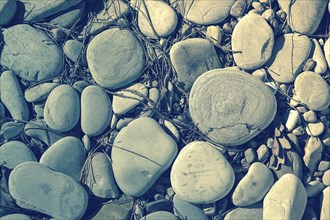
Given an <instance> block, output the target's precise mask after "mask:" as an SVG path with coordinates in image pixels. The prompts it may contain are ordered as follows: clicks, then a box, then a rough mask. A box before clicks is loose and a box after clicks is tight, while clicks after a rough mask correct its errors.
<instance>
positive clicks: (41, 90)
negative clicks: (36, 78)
mask: <svg viewBox="0 0 330 220" xmlns="http://www.w3.org/2000/svg"><path fill="white" fill-rule="evenodd" d="M56 86H58V84H57V83H41V84H39V85H37V86H34V87H31V88H29V89H27V90H25V92H24V97H25V99H26V101H28V102H38V101H42V100H45V99H47V97H48V95H49V94H50V92H51V91H52V90H53V89H54V88H55V87H56Z"/></svg>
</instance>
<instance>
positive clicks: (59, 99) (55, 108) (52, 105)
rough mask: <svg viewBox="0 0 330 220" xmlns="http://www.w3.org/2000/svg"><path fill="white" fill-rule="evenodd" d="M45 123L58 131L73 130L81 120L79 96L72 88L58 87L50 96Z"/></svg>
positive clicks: (46, 106) (45, 111) (47, 102)
mask: <svg viewBox="0 0 330 220" xmlns="http://www.w3.org/2000/svg"><path fill="white" fill-rule="evenodd" d="M44 117H45V122H46V123H47V125H48V126H49V127H50V128H52V129H54V130H56V131H61V132H62V131H63V132H64V131H68V130H71V129H72V128H73V127H74V126H75V125H76V124H77V122H78V121H79V118H80V100H79V96H78V94H77V92H76V90H74V89H73V88H72V87H71V86H69V85H66V84H64V85H60V86H57V87H56V88H55V89H54V90H53V91H52V92H51V93H50V95H49V96H48V98H47V101H46V104H45V110H44Z"/></svg>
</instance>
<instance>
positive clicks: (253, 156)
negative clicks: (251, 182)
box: [244, 148, 258, 164]
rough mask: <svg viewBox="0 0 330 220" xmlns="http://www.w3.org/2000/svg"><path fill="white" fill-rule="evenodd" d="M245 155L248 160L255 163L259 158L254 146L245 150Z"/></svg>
mask: <svg viewBox="0 0 330 220" xmlns="http://www.w3.org/2000/svg"><path fill="white" fill-rule="evenodd" d="M244 157H245V159H246V162H248V163H250V164H251V163H253V162H254V161H255V160H256V159H257V157H258V156H257V152H256V151H255V150H254V149H253V148H249V149H247V150H246V151H244Z"/></svg>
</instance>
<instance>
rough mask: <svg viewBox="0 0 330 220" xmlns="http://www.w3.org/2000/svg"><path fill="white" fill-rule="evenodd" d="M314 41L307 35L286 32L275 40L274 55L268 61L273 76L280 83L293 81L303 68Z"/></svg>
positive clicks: (267, 64) (269, 70)
mask: <svg viewBox="0 0 330 220" xmlns="http://www.w3.org/2000/svg"><path fill="white" fill-rule="evenodd" d="M311 48H312V43H311V41H310V40H309V38H308V37H307V36H305V35H299V34H284V35H283V36H280V37H279V38H277V39H276V40H275V43H274V48H273V52H272V56H271V57H270V59H269V60H268V61H267V62H266V64H265V66H267V67H268V72H269V74H270V75H271V77H272V78H273V79H274V80H275V81H277V82H280V83H289V82H292V81H293V80H294V79H295V78H296V76H297V75H298V74H299V73H301V71H302V70H303V67H304V64H305V61H306V60H307V59H308V56H309V54H310V51H311Z"/></svg>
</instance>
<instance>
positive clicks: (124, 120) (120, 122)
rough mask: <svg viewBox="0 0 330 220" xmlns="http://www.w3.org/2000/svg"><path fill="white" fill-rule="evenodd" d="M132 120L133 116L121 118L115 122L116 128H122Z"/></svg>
mask: <svg viewBox="0 0 330 220" xmlns="http://www.w3.org/2000/svg"><path fill="white" fill-rule="evenodd" d="M133 120H134V118H121V119H119V120H118V122H117V124H116V128H117V129H118V130H121V129H122V128H124V127H126V126H127V125H128V124H129V123H130V122H131V121H133Z"/></svg>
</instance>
